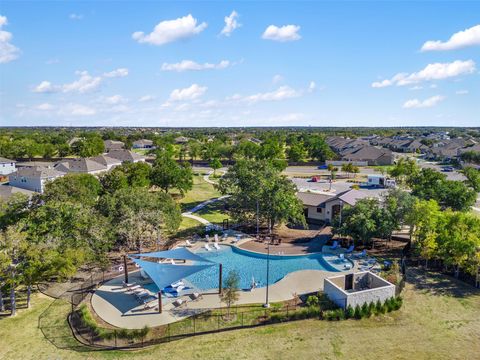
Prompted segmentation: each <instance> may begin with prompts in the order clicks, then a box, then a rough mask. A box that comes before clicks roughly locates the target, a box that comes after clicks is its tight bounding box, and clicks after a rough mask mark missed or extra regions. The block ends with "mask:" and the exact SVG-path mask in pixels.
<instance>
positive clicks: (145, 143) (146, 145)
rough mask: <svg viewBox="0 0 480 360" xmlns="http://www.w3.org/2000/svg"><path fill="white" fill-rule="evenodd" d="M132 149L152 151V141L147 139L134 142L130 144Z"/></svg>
mask: <svg viewBox="0 0 480 360" xmlns="http://www.w3.org/2000/svg"><path fill="white" fill-rule="evenodd" d="M132 148H133V149H153V148H154V146H153V141H152V140H148V139H140V140H137V141H134V142H133V144H132Z"/></svg>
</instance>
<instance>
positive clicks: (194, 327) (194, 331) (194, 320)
mask: <svg viewBox="0 0 480 360" xmlns="http://www.w3.org/2000/svg"><path fill="white" fill-rule="evenodd" d="M196 319H197V315H193V335H195V334H196V333H197V331H196V328H197V327H196V325H195V323H196Z"/></svg>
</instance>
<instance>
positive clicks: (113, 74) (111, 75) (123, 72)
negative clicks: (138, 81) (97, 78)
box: [103, 68, 128, 78]
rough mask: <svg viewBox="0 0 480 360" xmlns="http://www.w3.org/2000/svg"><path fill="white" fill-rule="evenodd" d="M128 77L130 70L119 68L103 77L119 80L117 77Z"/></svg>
mask: <svg viewBox="0 0 480 360" xmlns="http://www.w3.org/2000/svg"><path fill="white" fill-rule="evenodd" d="M127 75H128V69H127V68H119V69H116V70H113V71H110V72H106V73H104V74H103V76H105V77H108V78H117V77H125V76H127Z"/></svg>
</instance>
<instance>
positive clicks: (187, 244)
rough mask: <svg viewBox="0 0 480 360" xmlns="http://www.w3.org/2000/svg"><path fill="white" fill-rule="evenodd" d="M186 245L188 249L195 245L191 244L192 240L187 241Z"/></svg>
mask: <svg viewBox="0 0 480 360" xmlns="http://www.w3.org/2000/svg"><path fill="white" fill-rule="evenodd" d="M185 244H186V246H187V247H192V246H193V244H192V243H191V242H190V240H187V241H185Z"/></svg>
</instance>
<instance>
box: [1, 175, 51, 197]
mask: <svg viewBox="0 0 480 360" xmlns="http://www.w3.org/2000/svg"><path fill="white" fill-rule="evenodd" d="M8 182H9V185H10V186H15V187H18V188H21V189H26V190H30V191H36V192H39V193H41V192H43V184H42V180H41V179H40V178H39V177H38V178H31V177H24V176H16V175H10V176H9V178H8Z"/></svg>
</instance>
